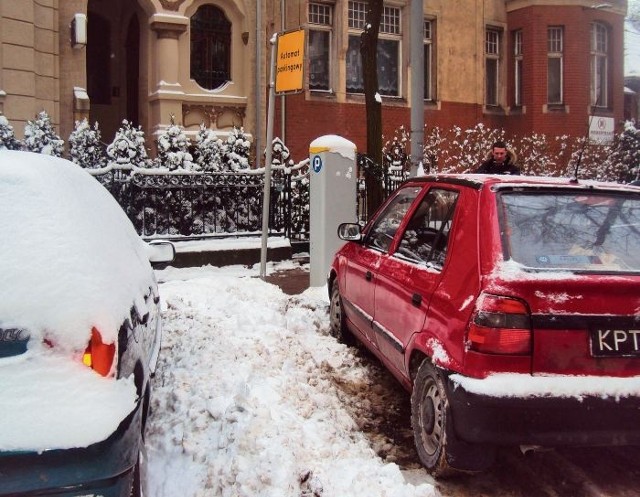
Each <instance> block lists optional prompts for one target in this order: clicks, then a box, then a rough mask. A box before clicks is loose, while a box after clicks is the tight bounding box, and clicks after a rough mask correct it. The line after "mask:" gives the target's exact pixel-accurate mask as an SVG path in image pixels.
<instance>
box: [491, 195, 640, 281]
mask: <svg viewBox="0 0 640 497" xmlns="http://www.w3.org/2000/svg"><path fill="white" fill-rule="evenodd" d="M499 206H500V208H501V223H502V239H503V246H504V248H505V259H512V260H514V261H516V262H518V263H520V264H523V265H524V266H527V267H530V268H535V269H557V270H579V271H605V272H637V271H640V196H638V195H635V194H624V193H604V192H584V191H581V192H534V193H528V192H524V191H517V192H515V191H514V192H504V193H502V194H501V195H500V196H499Z"/></svg>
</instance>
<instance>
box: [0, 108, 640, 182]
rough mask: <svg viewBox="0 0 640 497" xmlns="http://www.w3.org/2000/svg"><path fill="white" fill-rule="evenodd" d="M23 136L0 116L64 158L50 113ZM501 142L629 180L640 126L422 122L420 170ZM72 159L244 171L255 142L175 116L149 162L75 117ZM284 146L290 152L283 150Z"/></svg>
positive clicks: (584, 173) (128, 127)
mask: <svg viewBox="0 0 640 497" xmlns="http://www.w3.org/2000/svg"><path fill="white" fill-rule="evenodd" d="M24 136H25V138H24V139H23V140H22V141H20V140H17V139H16V138H15V135H14V132H13V128H12V127H11V125H10V124H9V121H8V120H7V119H6V118H5V117H4V116H3V115H1V114H0V149H2V148H5V149H10V150H19V149H24V150H30V151H34V152H40V153H46V154H51V155H57V156H62V155H63V151H64V141H63V140H62V139H61V138H60V137H59V136H57V135H56V134H55V131H54V129H53V126H52V125H51V121H50V119H49V116H48V115H47V113H46V112H45V111H42V112H40V113H39V114H38V116H37V117H36V119H35V120H34V121H29V122H28V123H27V125H26V126H25V133H24ZM409 138H410V136H409V133H408V132H407V130H406V129H405V128H404V127H402V126H401V127H400V128H398V130H396V132H395V136H394V137H393V138H392V139H391V140H389V141H387V142H386V144H385V147H384V150H383V156H384V157H385V164H384V167H385V169H386V170H387V172H388V174H391V175H397V176H401V175H402V169H403V168H404V169H406V168H407V167H408V165H409V161H408V158H407V155H408V149H409ZM496 140H503V141H505V142H506V143H507V145H508V147H509V148H510V149H511V150H512V151H513V152H514V153H515V155H516V157H517V160H516V162H517V164H518V165H519V166H520V168H521V169H522V173H523V174H526V175H550V176H573V175H575V173H576V170H577V173H578V177H580V178H590V179H600V180H610V181H620V182H628V181H632V180H636V179H639V178H640V130H638V127H637V125H636V123H635V122H633V121H627V122H625V124H624V128H623V130H622V131H621V132H620V133H618V134H617V135H616V136H615V138H614V142H613V143H612V144H611V145H599V144H595V143H592V142H590V141H588V140H587V139H586V138H584V137H572V136H567V135H562V136H546V135H544V134H541V133H531V134H528V135H524V136H508V135H507V134H506V133H505V131H504V130H503V129H496V128H489V127H487V126H485V125H484V124H482V123H479V124H477V125H476V126H474V127H472V128H466V129H465V128H462V127H460V126H453V127H452V128H450V129H442V128H439V127H437V126H435V127H425V136H424V149H423V157H422V159H423V169H424V170H425V171H426V172H432V173H433V172H462V173H464V172H470V171H473V170H474V169H475V168H476V167H477V166H478V165H479V163H480V162H482V160H484V159H485V158H486V157H487V155H488V154H489V152H490V150H491V145H492V144H493V142H495V141H496ZM68 145H69V153H68V155H69V158H70V159H71V160H72V161H73V162H75V163H77V164H79V165H81V166H83V167H87V168H102V167H104V166H105V165H109V164H112V165H115V166H117V167H120V168H124V169H127V168H130V169H132V168H133V167H140V168H154V169H167V170H169V171H202V172H225V171H228V172H240V171H244V170H249V169H251V168H252V162H251V161H252V158H251V142H250V140H249V138H248V136H247V135H246V133H245V132H244V129H243V128H236V127H234V128H233V129H232V130H231V131H230V132H229V133H228V134H227V135H226V136H222V135H218V134H216V132H215V131H213V130H210V129H208V128H206V127H205V126H204V124H202V125H201V126H200V130H199V131H198V133H197V135H196V136H195V139H194V140H193V142H191V141H189V139H188V138H187V137H186V135H185V133H184V130H183V128H182V127H181V126H179V125H177V124H176V123H175V122H174V119H173V117H172V119H171V124H170V125H169V126H168V127H167V128H166V130H164V131H163V132H162V133H160V134H159V136H158V139H157V157H156V159H154V160H151V159H150V158H149V156H148V150H147V148H146V139H145V134H144V131H143V130H142V128H141V127H140V126H138V127H134V126H133V125H132V124H131V123H129V122H128V121H127V120H123V121H122V126H121V127H120V129H119V130H118V132H117V133H116V135H115V137H114V139H113V141H112V142H111V143H110V144H104V143H102V142H101V136H100V131H99V128H98V123H95V124H94V126H93V128H92V127H91V125H90V124H89V123H88V122H87V121H86V120H83V121H79V122H76V127H75V129H74V131H73V132H72V133H71V135H70V136H69V143H68ZM272 149H273V158H274V164H275V163H279V164H282V165H286V164H287V163H293V160H292V159H291V158H290V157H289V155H288V154H289V151H288V149H286V146H285V145H284V143H282V142H281V141H280V140H279V139H277V138H276V139H275V140H274V142H273V144H272ZM283 150H286V156H283Z"/></svg>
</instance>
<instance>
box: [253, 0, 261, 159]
mask: <svg viewBox="0 0 640 497" xmlns="http://www.w3.org/2000/svg"><path fill="white" fill-rule="evenodd" d="M261 31H262V2H261V1H260V0H257V2H256V125H255V130H256V131H255V133H256V167H260V159H261V158H262V114H261V112H260V107H261V106H262V104H261V102H262V49H261V48H262V33H261Z"/></svg>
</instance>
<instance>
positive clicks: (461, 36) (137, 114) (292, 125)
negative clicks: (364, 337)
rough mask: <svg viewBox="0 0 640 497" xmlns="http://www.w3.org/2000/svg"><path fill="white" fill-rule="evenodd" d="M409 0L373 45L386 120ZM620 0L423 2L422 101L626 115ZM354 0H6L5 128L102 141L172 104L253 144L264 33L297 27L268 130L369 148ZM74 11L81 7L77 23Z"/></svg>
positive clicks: (435, 120)
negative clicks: (293, 62)
mask: <svg viewBox="0 0 640 497" xmlns="http://www.w3.org/2000/svg"><path fill="white" fill-rule="evenodd" d="M410 10H411V9H410V0H389V1H388V2H385V7H384V15H383V20H382V23H381V29H380V41H379V49H378V60H379V69H378V70H379V80H380V93H381V95H382V101H383V111H382V112H383V123H384V124H383V127H384V129H383V131H384V133H385V135H386V136H390V135H391V134H392V133H393V132H394V130H395V129H397V128H398V127H399V126H400V125H405V126H408V125H409V123H410V107H409V106H410V102H411V91H412V89H411V85H410V81H411V66H410V55H411V54H410V43H409V40H410V33H409V20H410V17H409V16H410ZM626 11H627V2H626V0H610V1H608V2H594V1H589V0H557V1H552V0H423V13H424V19H423V32H422V36H423V44H422V55H423V56H424V81H425V85H424V97H425V98H424V115H425V123H426V124H427V125H437V126H440V127H443V128H448V127H450V126H452V125H459V126H462V127H467V126H473V125H474V124H476V123H478V122H483V123H485V124H487V125H488V126H492V127H502V128H504V129H505V131H506V133H507V135H508V136H509V135H514V134H523V133H528V132H531V131H536V132H539V133H545V134H548V135H556V134H570V135H577V136H583V135H584V134H585V133H586V131H587V129H588V125H589V122H590V121H593V118H594V117H597V118H598V122H601V123H603V125H604V126H605V127H607V129H609V128H611V129H619V127H620V123H621V121H622V119H623V116H624V78H623V58H624V57H623V54H624V47H623V22H624V17H625V15H626ZM365 12H366V1H364V0H333V1H325V0H314V1H307V0H254V1H248V0H64V1H62V0H2V2H0V61H1V64H2V65H1V66H0V112H2V113H3V114H5V115H6V116H7V118H8V119H9V120H10V122H11V123H12V125H13V126H14V129H15V131H16V134H17V135H18V136H21V135H22V129H23V125H24V123H26V121H27V120H29V119H33V117H34V116H35V115H36V113H37V112H39V111H40V110H42V109H45V110H47V112H48V113H49V114H50V115H51V116H52V119H53V122H54V124H55V125H56V127H57V130H58V132H59V134H60V135H61V136H62V137H63V138H66V137H68V135H69V133H70V132H71V131H72V129H73V123H74V121H75V120H77V119H79V118H81V117H88V118H89V119H90V121H91V122H93V121H96V120H97V121H98V122H99V123H100V126H101V129H102V133H103V139H104V140H105V141H110V140H111V138H112V136H113V133H115V131H116V130H117V128H118V127H119V125H120V123H121V121H122V119H123V118H127V119H129V120H131V121H133V122H135V123H138V124H141V125H142V127H143V128H144V129H145V131H146V132H147V136H148V138H149V141H150V145H152V142H153V136H154V134H155V133H157V132H159V131H161V130H162V129H163V128H164V127H165V126H166V125H167V124H168V123H169V121H170V119H171V116H172V115H173V116H175V118H176V121H177V122H179V123H180V124H182V125H184V126H185V128H186V129H187V131H188V132H190V133H195V132H196V131H197V129H198V127H199V126H200V124H201V123H204V124H205V125H206V126H208V127H210V128H212V129H214V130H217V131H218V132H219V133H220V134H225V133H227V132H228V131H229V130H230V129H231V128H232V127H233V126H243V127H244V129H245V131H247V132H248V133H250V134H251V136H252V137H253V140H254V144H255V145H256V146H257V147H258V148H259V149H260V150H262V149H264V145H265V137H266V130H265V128H266V121H267V93H268V92H267V80H268V71H269V69H268V68H269V56H270V39H271V38H272V34H273V33H274V32H280V31H285V30H289V29H295V28H300V27H303V28H305V30H306V34H307V48H306V62H305V64H306V74H305V90H304V92H302V93H299V94H296V95H288V96H283V97H278V98H277V99H276V100H277V106H276V112H275V130H274V135H275V136H279V137H281V138H282V139H283V140H284V142H285V143H286V144H287V146H288V147H289V149H290V150H291V152H292V155H293V157H294V159H295V160H301V159H302V158H304V157H305V156H306V155H307V153H308V146H309V143H310V142H311V141H312V140H313V139H314V138H316V137H318V136H321V135H324V134H339V135H342V136H344V137H346V138H348V139H349V140H351V141H353V142H354V143H356V145H357V147H358V149H359V150H365V148H366V138H365V136H366V122H365V107H364V97H363V94H362V73H361V60H360V57H359V52H358V41H359V35H360V33H361V32H362V28H363V26H364V22H365ZM85 19H86V20H87V21H88V22H86V23H85Z"/></svg>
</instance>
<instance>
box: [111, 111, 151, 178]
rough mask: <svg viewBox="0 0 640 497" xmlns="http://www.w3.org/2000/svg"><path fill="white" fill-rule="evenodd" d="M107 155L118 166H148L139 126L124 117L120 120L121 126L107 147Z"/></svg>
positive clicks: (149, 163)
mask: <svg viewBox="0 0 640 497" xmlns="http://www.w3.org/2000/svg"><path fill="white" fill-rule="evenodd" d="M107 156H108V157H109V161H110V162H113V163H116V164H118V165H120V166H123V165H131V166H137V167H149V166H150V165H151V162H150V160H149V156H148V155H147V149H146V147H145V140H144V131H142V128H141V127H140V126H138V127H137V128H136V127H134V126H133V125H132V124H131V123H130V122H129V121H127V120H126V119H124V120H123V121H122V126H121V127H120V129H119V130H118V131H117V133H116V135H115V137H114V138H113V142H111V144H110V145H109V146H108V147H107Z"/></svg>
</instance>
